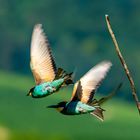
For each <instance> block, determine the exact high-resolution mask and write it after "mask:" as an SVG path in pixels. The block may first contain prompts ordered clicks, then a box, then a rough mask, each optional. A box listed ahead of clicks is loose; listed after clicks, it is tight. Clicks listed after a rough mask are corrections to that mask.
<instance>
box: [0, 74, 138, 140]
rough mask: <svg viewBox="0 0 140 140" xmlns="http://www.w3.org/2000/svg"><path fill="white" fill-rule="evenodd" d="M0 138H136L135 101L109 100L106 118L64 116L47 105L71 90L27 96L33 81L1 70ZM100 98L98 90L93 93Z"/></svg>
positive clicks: (12, 139) (66, 97)
mask: <svg viewBox="0 0 140 140" xmlns="http://www.w3.org/2000/svg"><path fill="white" fill-rule="evenodd" d="M0 77H1V78H2V79H4V78H6V79H8V81H10V80H12V81H14V82H11V83H10V84H9V85H7V80H3V81H0V89H1V93H0V101H1V102H0V140H77V139H80V140H85V139H88V140H93V139H95V140H103V139H108V140H112V139H113V140H119V139H123V140H132V139H133V140H139V139H140V135H139V130H140V125H139V123H140V120H139V115H138V112H137V110H136V107H135V105H134V104H131V103H129V102H128V103H126V102H123V101H119V100H115V99H112V100H110V101H108V102H107V103H105V104H103V105H102V108H104V109H105V110H106V111H105V112H104V115H105V121H104V122H100V121H99V120H97V119H96V118H95V117H93V116H92V115H89V114H85V115H79V116H65V115H62V114H60V113H59V112H57V111H56V110H55V109H54V110H53V109H48V108H46V106H48V105H51V104H56V103H58V102H60V101H62V99H63V100H69V99H70V96H71V92H72V89H71V88H68V89H67V88H64V89H62V90H61V91H60V92H59V93H58V94H54V95H51V96H48V97H47V98H42V99H33V98H31V97H27V96H26V93H27V92H28V89H29V88H30V87H31V86H32V85H33V80H31V78H29V77H26V76H21V75H17V74H10V73H5V72H0ZM95 97H96V98H97V99H99V98H100V97H99V96H98V93H97V94H96V96H95Z"/></svg>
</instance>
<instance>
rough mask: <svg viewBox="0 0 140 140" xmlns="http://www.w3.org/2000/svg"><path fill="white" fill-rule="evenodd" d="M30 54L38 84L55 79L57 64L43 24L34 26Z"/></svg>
mask: <svg viewBox="0 0 140 140" xmlns="http://www.w3.org/2000/svg"><path fill="white" fill-rule="evenodd" d="M30 55H31V61H30V67H31V70H32V72H33V75H34V78H35V82H36V84H40V83H41V82H45V81H46V82H47V81H53V80H54V78H55V75H56V65H55V62H54V59H53V57H52V54H51V50H50V47H49V42H48V39H47V37H46V36H45V33H44V32H43V29H42V25H41V24H37V25H35V27H34V30H33V34H32V41H31V54H30Z"/></svg>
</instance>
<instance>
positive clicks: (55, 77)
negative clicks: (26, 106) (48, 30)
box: [27, 24, 73, 98]
mask: <svg viewBox="0 0 140 140" xmlns="http://www.w3.org/2000/svg"><path fill="white" fill-rule="evenodd" d="M30 67H31V70H32V72H33V76H34V79H35V82H36V86H34V87H33V88H31V89H30V91H29V93H28V94H27V95H29V96H32V97H33V98H41V97H45V96H48V95H50V94H52V93H54V92H56V91H58V90H59V89H60V88H61V87H63V86H67V85H69V84H73V81H72V73H69V74H67V73H66V72H65V71H64V70H63V69H62V68H58V69H57V68H56V64H55V61H54V59H53V57H52V54H51V50H50V47H49V43H48V39H47V37H46V36H45V33H44V32H43V29H42V25H41V24H37V25H35V27H34V30H33V34H32V41H31V61H30Z"/></svg>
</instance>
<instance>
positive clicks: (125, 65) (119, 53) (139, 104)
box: [105, 15, 140, 114]
mask: <svg viewBox="0 0 140 140" xmlns="http://www.w3.org/2000/svg"><path fill="white" fill-rule="evenodd" d="M105 18H106V23H107V27H108V30H109V33H110V35H111V37H112V40H113V43H114V46H115V49H116V52H117V55H118V57H119V59H120V61H121V64H122V66H123V68H124V70H125V73H126V75H127V78H128V80H129V82H130V86H131V89H132V95H133V98H134V100H135V103H136V105H137V108H138V111H139V114H140V102H139V99H138V96H137V93H136V88H135V84H134V81H133V79H132V76H131V75H130V72H129V69H128V66H127V64H126V62H125V60H124V58H123V56H122V54H121V51H120V49H119V45H118V43H117V40H116V37H115V35H114V33H113V30H112V28H111V24H110V20H109V16H108V15H105Z"/></svg>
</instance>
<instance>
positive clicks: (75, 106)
mask: <svg viewBox="0 0 140 140" xmlns="http://www.w3.org/2000/svg"><path fill="white" fill-rule="evenodd" d="M95 109H96V108H95V107H93V106H89V105H87V104H85V103H82V102H80V101H73V102H69V103H67V104H66V107H65V111H66V113H67V114H71V115H76V114H81V113H82V114H84V113H89V112H92V111H94V110H95Z"/></svg>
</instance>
